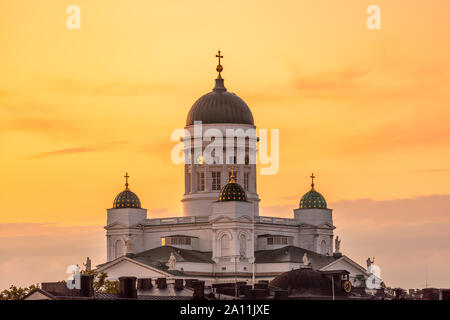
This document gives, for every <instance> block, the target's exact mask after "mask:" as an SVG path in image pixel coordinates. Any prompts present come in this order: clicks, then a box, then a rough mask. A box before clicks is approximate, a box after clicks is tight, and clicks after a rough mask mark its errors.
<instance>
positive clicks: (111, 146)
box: [24, 141, 126, 160]
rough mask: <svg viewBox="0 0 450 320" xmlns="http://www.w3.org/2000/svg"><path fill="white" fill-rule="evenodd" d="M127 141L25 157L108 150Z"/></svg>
mask: <svg viewBox="0 0 450 320" xmlns="http://www.w3.org/2000/svg"><path fill="white" fill-rule="evenodd" d="M125 143H126V142H125V141H115V142H108V143H100V144H98V145H96V146H91V147H76V148H68V149H60V150H54V151H47V152H42V153H38V154H34V155H32V156H29V157H26V158H24V159H26V160H30V159H40V158H47V157H52V156H61V155H68V154H78V153H86V152H94V151H101V150H108V149H112V148H113V147H115V146H118V145H122V144H125Z"/></svg>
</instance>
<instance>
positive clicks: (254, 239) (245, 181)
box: [99, 81, 342, 281]
mask: <svg viewBox="0 0 450 320" xmlns="http://www.w3.org/2000/svg"><path fill="white" fill-rule="evenodd" d="M222 84H223V81H222ZM216 85H217V82H216ZM185 129H186V130H187V132H189V134H190V137H188V138H184V140H183V141H184V142H185V154H188V151H189V150H188V148H189V149H190V151H191V152H190V160H191V162H190V163H187V164H185V166H184V185H185V191H184V194H183V196H182V199H181V201H182V203H183V213H182V216H181V217H173V218H150V219H149V218H148V216H150V217H151V214H152V213H151V212H149V213H148V214H147V210H146V209H141V208H112V209H108V210H107V225H106V227H105V229H106V238H107V263H106V264H104V265H103V266H101V267H100V268H99V270H103V271H106V270H107V271H108V273H109V276H110V277H112V278H117V277H118V276H120V275H134V276H143V277H145V276H147V277H153V276H155V275H158V274H165V275H169V276H170V275H171V274H172V275H173V274H174V272H172V273H171V272H168V271H164V270H162V269H158V268H156V269H155V268H154V267H149V266H145V265H142V264H139V263H135V262H132V261H131V260H132V259H129V258H128V257H125V256H126V254H127V253H130V254H138V253H141V252H144V251H146V250H151V249H155V248H159V247H161V246H170V247H171V248H174V251H176V248H179V249H184V250H191V251H198V252H201V253H202V254H204V255H205V256H208V257H210V260H211V262H210V263H205V262H201V263H200V262H195V261H178V262H177V263H176V264H175V267H173V268H172V269H171V271H178V272H181V273H183V274H184V275H185V276H184V277H187V276H202V277H203V278H205V279H209V280H210V281H212V279H216V280H217V279H218V277H219V278H220V277H221V275H223V276H224V277H226V276H231V275H232V274H234V275H235V276H236V274H239V277H240V278H242V279H249V278H251V277H252V276H253V275H255V276H256V277H258V278H259V279H271V278H273V277H274V276H275V275H276V274H279V273H281V272H285V271H289V270H292V269H293V268H299V267H300V265H301V262H300V261H299V260H298V257H296V260H295V259H294V260H295V261H286V262H282V261H281V262H280V261H278V260H277V261H267V259H265V260H264V259H263V260H264V261H261V262H258V261H257V258H255V257H256V255H255V253H256V252H263V253H262V254H261V255H262V256H264V251H267V252H269V251H271V250H283V248H287V247H289V246H293V247H297V248H303V249H306V250H308V251H309V252H310V254H312V253H317V254H318V257H319V258H320V257H321V256H323V257H329V258H330V259H331V260H332V259H333V243H334V241H333V240H334V235H333V230H334V229H335V227H334V225H333V219H332V210H331V209H327V208H298V209H294V212H293V215H292V218H290V219H286V218H278V217H263V216H259V201H260V199H259V196H258V192H257V181H256V176H257V174H256V169H257V168H256V164H255V163H254V160H253V157H254V158H255V159H256V146H257V138H256V134H254V135H252V134H249V135H247V137H246V138H244V139H237V140H236V144H235V145H234V147H233V149H232V153H229V154H224V155H223V156H224V157H223V158H222V159H221V158H220V157H217V159H216V160H217V161H215V162H214V163H209V164H208V163H205V162H204V158H203V157H202V155H203V154H204V152H205V151H206V147H207V145H208V144H209V143H211V141H212V140H214V141H216V140H215V139H211V137H210V133H211V129H214V130H216V132H220V133H221V135H222V136H223V141H225V140H227V138H230V137H229V131H227V130H230V129H232V130H234V131H235V132H236V130H242V131H244V132H247V133H248V132H251V130H255V129H256V127H255V126H254V125H251V124H240V123H206V124H202V126H201V128H200V129H199V127H198V126H195V125H188V126H186V127H185ZM196 130H199V132H196ZM208 130H209V131H208ZM199 134H200V137H201V138H199ZM224 145H225V142H224ZM239 152H240V154H241V155H243V157H244V160H243V161H239V159H238V153H239ZM230 154H231V156H230ZM231 157H235V158H231ZM224 158H225V159H224ZM241 160H242V159H241ZM232 166H233V169H234V173H235V176H236V182H237V183H238V184H239V185H240V186H241V187H242V188H243V189H244V190H245V193H246V196H247V201H218V199H219V192H220V189H221V188H222V187H223V186H224V185H225V184H227V183H228V181H229V176H230V171H231V170H232V169H231V167H232ZM323 201H324V200H323ZM293 207H294V205H293ZM337 259H338V257H336V260H337ZM331 260H330V261H331ZM333 261H334V260H333ZM127 265H128V267H127ZM338 266H339V267H342V266H341V265H340V264H339V265H338ZM321 267H323V266H321ZM217 281H220V280H217Z"/></svg>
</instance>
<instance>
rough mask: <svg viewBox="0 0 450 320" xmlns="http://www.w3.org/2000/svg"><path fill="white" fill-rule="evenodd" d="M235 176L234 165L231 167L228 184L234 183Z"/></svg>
mask: <svg viewBox="0 0 450 320" xmlns="http://www.w3.org/2000/svg"><path fill="white" fill-rule="evenodd" d="M235 178H236V177H235V176H234V165H232V166H231V175H230V183H236V180H235Z"/></svg>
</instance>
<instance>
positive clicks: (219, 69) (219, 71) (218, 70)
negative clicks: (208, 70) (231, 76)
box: [216, 50, 223, 79]
mask: <svg viewBox="0 0 450 320" xmlns="http://www.w3.org/2000/svg"><path fill="white" fill-rule="evenodd" d="M217 53H218V54H216V58H218V59H219V64H218V65H217V67H216V71H217V72H218V73H219V76H218V77H217V79H222V75H221V74H220V73H221V72H222V71H223V66H222V65H221V64H220V59H221V58H223V56H222V55H221V54H220V50H218V51H217Z"/></svg>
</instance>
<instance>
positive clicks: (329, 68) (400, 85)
mask: <svg viewBox="0 0 450 320" xmlns="http://www.w3.org/2000/svg"><path fill="white" fill-rule="evenodd" d="M70 4H77V5H79V6H80V8H81V19H82V21H81V30H68V29H67V28H66V19H67V17H68V14H67V13H66V8H67V6H68V5H70ZM370 4H377V5H378V6H380V8H381V18H382V27H381V30H377V31H374V30H368V29H367V27H366V24H365V21H366V18H367V14H366V12H365V11H366V8H367V7H368V5H370ZM449 10H450V3H449V2H448V1H432V2H430V1H418V0H416V1H414V0H408V1H406V0H405V1H400V0H398V1H383V0H376V1H363V0H343V1H332V0H327V1H313V0H308V1H298V0H297V1H264V0H259V1H247V0H246V1H226V2H224V1H210V0H209V1H189V2H188V1H163V2H161V1H147V0H145V1H144V0H142V1H138V0H135V1H133V5H132V6H131V5H130V4H129V3H127V2H125V1H118V0H107V1H106V0H104V1H100V0H95V1H93V0H89V1H88V0H75V1H61V0H40V1H33V2H31V1H23V0H4V1H2V2H1V3H0V45H1V49H0V75H1V76H0V116H1V119H2V126H1V127H0V147H1V149H0V160H1V175H2V183H1V184H0V199H1V203H2V207H1V209H0V226H2V225H3V227H4V229H2V230H5V231H3V233H2V234H0V237H2V238H5V239H6V241H10V243H13V245H12V247H14V243H15V242H14V241H16V240H17V237H22V236H25V235H23V234H22V233H20V232H19V230H22V227H17V226H23V225H22V224H23V223H28V224H30V223H32V224H35V225H36V226H37V228H38V229H39V228H41V224H42V223H44V224H45V223H51V224H53V225H54V226H59V227H61V228H63V229H62V230H64V228H74V227H76V226H83V227H82V228H85V227H86V228H90V226H96V227H97V230H98V234H96V237H98V238H99V239H103V238H102V235H103V232H104V231H103V229H101V226H102V225H103V224H104V223H105V218H106V211H105V209H106V208H109V207H111V205H112V201H113V199H114V197H115V195H116V194H117V193H118V192H119V191H121V190H122V188H123V177H122V176H123V174H124V172H125V171H128V172H129V173H130V175H131V179H130V184H131V188H132V190H133V191H135V192H136V193H137V194H138V195H139V196H140V198H141V201H142V203H143V206H144V207H145V208H147V209H149V216H150V217H159V216H173V215H178V214H180V212H181V203H180V199H181V196H182V193H183V181H182V179H183V168H182V167H181V166H176V165H174V164H172V162H171V160H170V150H171V148H172V146H173V145H174V143H173V142H171V141H170V135H171V133H172V131H173V130H174V129H176V128H180V127H183V126H184V124H185V119H186V115H187V112H188V111H189V108H190V106H191V105H192V104H193V103H194V101H195V100H196V99H197V98H198V97H200V96H201V95H202V94H204V93H206V92H208V91H210V90H211V88H212V86H213V79H214V78H215V76H216V73H215V65H216V60H215V59H214V55H215V53H216V50H217V49H218V48H220V49H221V50H222V52H223V54H224V56H225V58H224V59H223V65H224V72H223V76H224V78H225V84H226V86H227V88H228V89H229V90H230V91H232V92H235V93H237V94H238V95H239V96H240V97H241V98H243V99H244V100H245V101H246V102H247V103H248V105H249V106H250V108H251V110H252V112H253V115H254V118H255V123H256V125H257V126H258V127H259V128H265V129H280V171H279V173H278V174H277V175H275V176H262V177H259V181H258V191H259V193H260V197H261V199H262V201H261V208H262V209H261V212H262V214H273V215H278V216H285V217H289V216H290V215H291V214H292V211H291V210H292V209H293V208H294V207H296V206H298V200H299V198H300V197H301V195H302V194H303V193H304V192H306V191H307V189H308V185H309V179H308V177H309V175H310V174H311V172H312V171H314V173H315V174H316V176H317V177H318V178H317V183H316V185H317V189H318V190H319V191H320V192H322V193H323V194H324V195H325V196H326V199H327V201H328V202H329V203H335V204H336V206H337V207H336V208H335V209H336V210H335V220H336V224H337V227H338V229H337V230H336V231H337V233H338V234H342V233H343V239H344V241H343V244H344V243H345V244H346V246H347V248H348V250H349V252H348V254H349V255H350V256H351V254H352V252H353V253H354V254H355V255H359V253H358V252H359V251H358V249H357V248H356V247H352V246H356V244H353V245H352V243H350V240H348V241H347V242H346V241H345V235H346V234H345V230H348V231H347V232H348V236H349V238H351V239H353V238H352V237H351V236H350V232H356V231H355V229H353V228H352V227H351V224H350V221H348V220H346V219H343V217H346V212H345V210H346V209H347V210H350V209H351V207H349V206H348V205H347V206H346V205H345V204H348V202H345V201H351V200H355V201H356V200H358V199H371V200H370V201H378V203H382V204H386V205H388V206H389V204H390V203H391V202H390V201H394V202H395V201H404V200H402V199H412V200H411V201H416V200H414V199H417V197H425V198H419V199H426V201H429V208H430V211H432V212H434V211H435V210H434V207H433V206H434V205H435V203H436V201H437V200H435V198H433V195H437V194H442V195H448V194H450V192H449V187H450V165H449V163H450V148H449V142H450V126H449V125H448V123H449V120H450V109H449V108H448V106H449V101H450V90H448V88H449V84H450V64H449V62H450V61H449V60H450V44H449V41H447V40H448V39H447V38H448V30H450V21H449V19H448V18H447V15H448V12H449ZM161 185H164V186H168V187H165V188H161ZM358 201H359V200H358ZM439 201H440V200H439ZM339 203H344V205H341V206H339V205H338V204H339ZM445 203H447V202H445ZM382 208H385V207H381V209H380V210H383V209H382ZM402 208H403V207H402V206H399V207H398V210H397V211H394V212H393V213H392V214H390V215H383V226H384V227H385V226H386V224H387V227H389V224H390V223H391V225H393V226H394V225H396V223H397V222H396V221H397V220H396V219H395V216H396V215H399V216H401V217H409V216H408V211H407V210H406V209H402ZM426 208H428V207H427V206H426ZM445 208H446V209H442V210H437V211H436V212H439V214H436V216H437V218H436V219H435V220H433V221H432V222H430V221H428V220H427V217H425V215H427V214H429V212H424V215H423V216H422V215H420V214H416V215H414V216H413V218H411V219H413V222H414V224H413V225H414V226H417V225H421V224H422V225H423V226H424V228H428V229H427V230H433V229H432V228H433V226H438V225H439V224H441V225H442V223H447V222H448V216H450V206H449V207H445ZM361 210H364V206H361ZM425 211H426V210H425ZM374 212H376V211H374ZM352 219H358V216H357V215H356V216H354V217H353V216H352ZM338 222H339V224H338ZM429 223H431V224H433V226H429V225H428V224H429ZM16 224H19V225H16ZM361 225H363V224H361ZM364 226H365V227H367V225H364ZM80 228H81V227H80ZM340 228H341V229H340ZM430 228H431V229H430ZM6 230H9V231H8V232H7V231H6ZM89 230H90V229H89ZM377 230H379V229H377V225H376V223H375V224H371V225H370V228H368V229H367V232H368V233H370V232H373V234H375V233H376V231H377ZM91 231H92V230H91ZM80 232H81V231H80ZM405 232H406V231H405ZM47 233H48V232H47ZM48 234H49V236H51V235H52V233H51V232H50V233H48ZM56 234H58V232H56ZM56 234H55V237H57V235H56ZM352 234H353V233H352ZM68 237H69V236H68ZM424 237H425V235H424ZM38 239H39V238H38ZM55 239H56V238H55ZM30 241H31V240H30ZM101 241H103V240H101ZM353 241H359V240H358V238H357V237H356V236H355V238H354V239H353ZM440 241H441V242H440V244H441V248H443V249H445V250H447V251H446V254H447V255H445V254H444V257H445V259H447V260H441V261H440V262H439V263H444V262H446V263H449V262H450V261H449V259H450V258H449V255H448V253H449V252H448V250H449V249H450V238H446V239H444V240H442V239H441V240H440ZM442 241H443V243H442ZM38 242H39V241H38ZM33 243H36V241H35V239H34V240H33ZM42 245H43V244H42ZM101 246H103V243H102V244H101ZM9 247H11V245H10V246H9ZM380 247H384V245H382V244H380V245H379V246H373V248H371V250H377V249H376V248H380ZM102 248H103V247H102ZM96 250H97V251H95V253H94V254H99V255H101V254H103V252H100V253H99V251H98V249H96ZM352 250H353V251H352ZM406 250H407V251H408V250H410V251H409V252H410V256H409V257H410V259H414V257H415V252H414V251H413V249H412V248H409V249H406ZM372 252H373V251H372ZM364 254H366V252H361V253H360V255H361V257H359V256H358V258H360V260H359V261H360V262H361V263H363V261H364V260H365V256H364ZM377 254H378V256H380V259H383V258H382V256H383V254H384V253H383V252H382V251H380V252H377ZM367 255H373V254H372V253H367ZM75 256H77V255H75ZM438 256H439V255H438ZM77 257H78V256H77ZM387 257H389V254H388V253H386V256H385V261H384V263H385V265H386V266H390V268H394V267H395V265H393V264H391V265H389V261H388V260H389V259H388V258H387ZM0 260H1V261H3V262H1V261H0V270H11V269H13V267H12V264H8V263H12V262H11V261H9V262H8V263H6V262H5V261H6V260H7V257H6V253H4V254H2V251H0ZM19 260H20V259H19ZM98 260H99V261H96V262H97V263H101V262H103V261H101V258H98ZM2 263H3V264H2ZM436 264H438V263H436ZM385 268H387V267H385ZM415 272H419V271H418V269H415ZM13 276H14V274H11V277H13ZM27 279H28V278H27ZM33 279H34V278H33ZM439 279H441V278H439ZM442 279H443V280H440V281H441V283H448V286H450V279H449V276H447V278H442ZM31 280H32V279H31V278H30V281H31ZM48 280H52V279H48ZM390 280H391V281H396V278H395V277H394V276H392V277H391V279H390ZM37 281H41V279H40V278H38V279H37ZM402 281H403V280H402ZM407 281H408V279H405V280H404V282H401V283H408V282H407ZM445 281H447V282H445ZM419 284H420V283H417V285H419ZM2 285H3V283H0V289H1V286H2Z"/></svg>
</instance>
